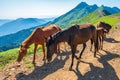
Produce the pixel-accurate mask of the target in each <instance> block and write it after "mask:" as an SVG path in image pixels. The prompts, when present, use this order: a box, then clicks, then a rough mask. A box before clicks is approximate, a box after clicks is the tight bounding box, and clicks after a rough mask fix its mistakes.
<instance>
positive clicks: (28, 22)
mask: <svg viewBox="0 0 120 80" xmlns="http://www.w3.org/2000/svg"><path fill="white" fill-rule="evenodd" d="M45 23H46V21H45V20H43V19H37V18H18V19H16V20H13V21H11V22H8V23H6V24H3V25H1V26H0V36H3V35H8V34H11V33H16V32H18V31H20V30H23V29H28V28H31V27H34V26H38V25H42V24H45Z"/></svg>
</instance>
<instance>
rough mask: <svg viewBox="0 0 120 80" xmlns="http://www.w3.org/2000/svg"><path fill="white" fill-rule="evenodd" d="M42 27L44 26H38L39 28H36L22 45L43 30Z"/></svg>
mask: <svg viewBox="0 0 120 80" xmlns="http://www.w3.org/2000/svg"><path fill="white" fill-rule="evenodd" d="M42 29H43V28H42V27H38V28H36V29H34V30H33V32H32V34H31V35H30V36H29V37H28V38H26V39H25V40H24V41H23V43H22V45H25V44H26V42H27V41H28V40H30V39H31V38H32V37H33V36H35V35H34V34H36V33H37V32H40V31H42Z"/></svg>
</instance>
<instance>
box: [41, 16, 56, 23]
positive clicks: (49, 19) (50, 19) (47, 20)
mask: <svg viewBox="0 0 120 80" xmlns="http://www.w3.org/2000/svg"><path fill="white" fill-rule="evenodd" d="M55 18H56V17H51V18H43V20H45V21H46V22H49V21H53V20H54V19H55Z"/></svg>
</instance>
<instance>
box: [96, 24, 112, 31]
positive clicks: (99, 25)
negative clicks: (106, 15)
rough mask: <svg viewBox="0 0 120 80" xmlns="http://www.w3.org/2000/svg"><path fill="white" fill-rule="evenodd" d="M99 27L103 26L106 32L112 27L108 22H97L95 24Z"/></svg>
mask: <svg viewBox="0 0 120 80" xmlns="http://www.w3.org/2000/svg"><path fill="white" fill-rule="evenodd" d="M100 27H102V28H104V29H105V30H106V33H109V31H110V29H111V28H112V26H111V25H110V24H108V23H105V22H99V23H98V24H97V28H100Z"/></svg>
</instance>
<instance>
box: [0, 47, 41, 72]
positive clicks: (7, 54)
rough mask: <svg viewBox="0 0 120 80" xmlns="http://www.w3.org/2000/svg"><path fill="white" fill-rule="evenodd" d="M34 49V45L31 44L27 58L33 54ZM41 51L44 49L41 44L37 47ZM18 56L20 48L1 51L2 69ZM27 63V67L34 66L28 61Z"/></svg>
mask: <svg viewBox="0 0 120 80" xmlns="http://www.w3.org/2000/svg"><path fill="white" fill-rule="evenodd" d="M33 50H34V45H31V46H30V48H29V49H28V51H27V55H26V56H25V57H24V58H27V57H29V56H30V55H31V54H33ZM41 51H42V50H41V46H39V47H38V49H37V53H40V52H41ZM17 57H18V48H15V49H11V50H8V51H4V52H0V70H1V69H2V68H4V67H5V66H6V65H7V64H9V63H10V62H15V61H16V59H17ZM24 58H23V60H24ZM26 64H27V67H29V68H31V67H32V66H33V65H31V64H28V63H26Z"/></svg>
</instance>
